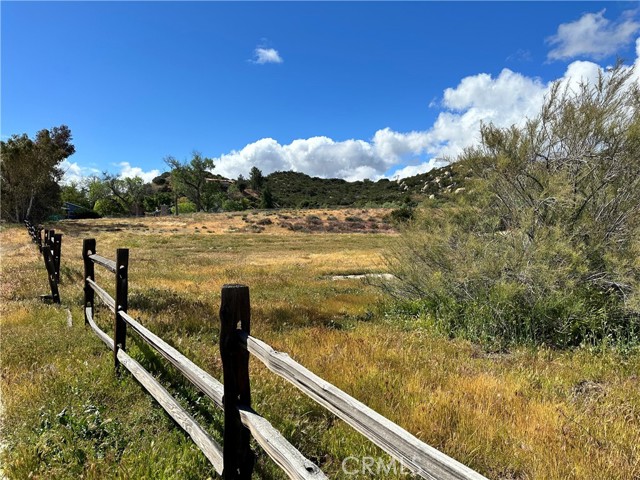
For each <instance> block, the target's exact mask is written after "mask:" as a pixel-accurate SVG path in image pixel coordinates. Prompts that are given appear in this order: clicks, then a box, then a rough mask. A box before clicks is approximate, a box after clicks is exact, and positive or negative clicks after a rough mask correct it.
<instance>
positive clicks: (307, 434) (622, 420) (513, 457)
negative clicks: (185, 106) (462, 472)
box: [0, 209, 640, 479]
mask: <svg viewBox="0 0 640 480" xmlns="http://www.w3.org/2000/svg"><path fill="white" fill-rule="evenodd" d="M387 213H388V212H387V211H384V210H360V209H351V210H337V211H326V210H317V211H304V212H296V211H286V212H284V211H281V212H277V213H275V212H252V213H236V214H193V215H184V216H180V217H177V218H175V217H157V218H140V219H99V220H77V221H62V222H59V223H56V224H55V225H48V226H49V227H51V228H55V229H56V231H57V232H60V233H63V234H64V237H63V243H62V264H61V277H62V283H61V285H60V293H61V297H62V301H63V306H62V308H61V307H58V306H53V305H45V304H43V303H42V302H40V300H39V299H38V296H39V295H40V294H43V293H47V289H48V284H47V280H46V272H45V268H44V264H43V262H42V259H41V258H40V256H39V254H38V252H37V250H36V247H35V246H34V245H33V244H32V243H31V242H30V239H29V236H28V234H27V231H26V229H25V228H24V227H22V226H9V225H3V226H2V227H1V231H0V241H1V254H2V276H1V283H0V314H1V321H0V328H1V330H0V341H1V345H0V360H1V362H0V367H1V371H2V376H1V387H2V397H1V399H2V408H3V413H2V425H1V426H2V444H3V450H2V453H1V457H0V463H1V465H2V469H3V471H4V475H6V476H7V477H8V478H17V479H22V478H36V479H38V478H39V479H45V478H46V479H50V478H56V479H58V478H88V479H98V478H100V479H102V478H159V479H160V478H162V479H165V478H166V479H191V478H193V479H196V478H198V479H199V478H215V477H216V474H215V472H214V470H213V468H212V467H211V466H210V464H209V463H208V462H207V460H206V459H205V457H204V455H202V454H201V453H200V452H199V450H198V449H197V447H195V445H194V444H193V443H192V442H191V440H190V439H189V438H188V436H187V435H186V434H184V432H183V431H182V430H181V429H180V428H179V427H177V426H176V425H175V424H174V423H173V421H172V420H171V419H170V418H169V417H168V416H167V415H166V414H165V413H164V412H163V410H162V409H161V408H159V407H158V406H157V405H155V404H154V401H153V400H152V399H151V398H150V396H149V395H148V394H146V393H145V392H144V390H143V389H142V387H140V385H138V384H137V382H136V381H135V380H134V379H133V378H132V377H131V376H130V375H128V374H126V373H125V374H123V375H122V378H120V379H118V378H116V377H115V376H114V374H113V364H112V362H113V357H112V353H111V352H110V351H109V350H107V348H106V347H105V345H104V344H103V343H102V342H101V341H100V340H99V339H98V338H97V337H96V336H95V335H94V334H93V333H92V332H91V330H89V329H87V328H85V326H84V321H83V316H82V308H81V305H82V298H83V293H82V277H83V265H82V259H81V252H82V239H83V238H95V239H96V240H97V250H98V253H100V254H101V255H104V256H106V257H108V258H115V249H116V248H118V247H127V248H129V249H130V261H129V313H130V314H132V316H134V317H136V318H138V319H139V320H140V321H141V322H142V323H143V324H144V325H146V326H147V327H148V328H150V329H151V330H152V331H153V332H155V333H157V334H158V335H160V336H161V337H162V338H164V339H165V340H166V341H168V342H169V343H170V344H172V345H173V346H175V347H176V348H177V349H179V350H180V351H181V352H182V353H184V354H185V355H187V356H188V357H189V358H191V359H192V360H193V361H195V362H196V363H197V364H199V365H200V366H202V367H203V368H204V369H206V370H207V371H209V372H210V373H211V374H212V375H214V376H215V377H216V378H218V379H220V380H222V368H221V362H220V359H219V352H218V322H219V320H218V308H219V295H220V289H221V287H222V285H223V284H225V283H244V284H246V285H248V286H249V287H250V289H251V302H252V334H253V335H254V336H256V337H258V338H260V339H262V340H264V341H266V342H267V343H269V344H270V345H272V346H273V347H274V348H275V349H277V350H282V351H285V352H287V353H289V355H291V357H293V358H294V359H295V360H297V361H299V362H300V363H301V364H303V365H304V366H306V367H307V368H309V369H310V370H311V371H313V372H314V373H316V374H318V375H319V376H321V377H323V378H324V379H326V380H327V381H329V382H331V383H333V384H335V385H336V386H338V387H339V388H341V389H343V390H345V391H346V392H347V393H349V394H351V395H353V396H354V397H356V398H357V399H359V400H361V401H362V402H364V403H365V404H367V405H369V406H370V407H372V408H373V409H375V410H376V411H378V412H379V413H381V414H382V415H384V416H386V417H388V418H390V419H391V420H393V421H395V422H396V423H398V424H399V425H401V426H403V427H404V428H406V429H407V430H409V431H410V432H412V433H413V434H415V435H416V436H418V437H419V438H421V439H422V440H424V441H425V442H427V443H428V444H430V445H432V446H434V447H436V448H438V449H439V450H441V451H443V452H445V453H447V454H449V455H451V456H453V457H454V458H456V459H457V460H459V461H461V462H462V463H465V464H466V465H468V466H470V467H471V468H473V469H475V470H477V471H479V472H481V473H482V474H484V475H486V476H487V477H489V478H496V479H529V478H531V479H533V478H541V479H542V478H544V479H573V478H575V479H578V478H599V479H606V478H611V479H623V478H624V479H634V478H635V479H638V478H640V353H639V352H637V351H634V350H632V351H620V350H614V349H609V348H577V349H571V350H553V349H547V348H544V347H537V348H533V347H527V348H524V347H522V348H516V349H512V350H510V351H506V352H500V353H495V352H490V351H486V350H484V349H483V348H481V347H479V346H477V345H474V344H472V343H470V342H468V341H464V340H459V339H450V338H447V337H445V336H442V335H439V334H437V333H434V329H433V328H431V323H430V319H429V318H426V317H420V316H415V315H410V314H408V313H404V312H403V311H401V310H398V309H397V308H395V307H394V304H393V303H392V302H391V300H390V299H388V298H386V297H385V296H384V294H383V293H382V291H381V290H379V289H378V288H376V287H375V286H374V285H371V284H369V283H367V282H365V281H362V280H358V279H344V280H334V279H332V278H331V277H332V276H334V275H347V274H356V273H358V274H360V273H383V272H384V271H385V270H384V268H385V267H384V265H385V262H384V256H385V252H386V251H387V249H389V248H391V247H392V246H393V245H394V244H395V242H396V241H397V233H396V232H395V231H394V230H393V229H391V228H390V227H389V224H388V223H386V222H385V221H384V220H383V216H384V215H386V214H387ZM96 278H97V281H98V283H99V284H100V285H102V286H104V287H106V289H107V290H108V291H110V292H111V294H113V290H114V286H113V281H112V279H111V276H110V274H108V272H106V271H105V270H104V269H101V268H100V267H96ZM97 302H98V301H97ZM98 303H99V302H98ZM65 308H69V309H70V311H71V313H72V317H73V325H72V326H71V327H69V326H68V325H67V315H66V311H65ZM96 319H97V321H98V324H100V325H101V326H102V328H103V329H104V330H105V331H107V332H109V333H110V332H111V323H112V316H111V315H110V313H109V312H108V311H107V309H106V307H102V308H99V310H98V313H97V315H96ZM128 349H129V352H130V354H131V355H132V356H133V357H134V358H136V359H138V361H140V362H141V363H142V364H143V365H144V366H145V367H146V368H147V369H148V370H150V371H151V372H152V373H154V374H155V375H156V376H157V377H158V378H159V379H161V381H162V383H163V385H164V386H165V387H166V388H167V389H168V390H169V391H170V392H171V393H172V394H173V395H174V396H176V397H177V398H178V399H179V401H180V402H181V403H182V404H183V405H184V406H185V407H187V408H188V410H189V411H190V412H191V413H192V414H193V415H194V416H195V417H196V419H198V421H200V422H201V424H202V425H203V426H205V428H206V429H207V430H208V431H209V433H210V434H211V435H212V436H213V437H214V438H216V439H217V440H218V441H219V442H221V441H222V438H221V426H222V412H221V411H218V410H217V409H216V408H215V407H214V406H213V404H212V402H210V401H209V400H208V399H206V398H205V397H203V395H202V394H200V393H199V392H198V391H197V390H196V389H194V388H193V387H191V386H190V385H189V384H188V383H187V382H186V381H182V379H181V377H180V376H179V374H176V372H175V371H174V370H173V369H172V367H171V366H170V365H168V364H167V363H166V362H164V361H163V360H162V359H161V358H160V357H159V356H158V355H155V354H154V353H153V352H152V351H150V349H149V348H148V347H146V346H145V345H144V344H143V343H142V342H141V341H138V340H137V339H136V337H135V335H134V334H131V335H130V336H129V338H128ZM250 374H251V377H252V395H253V407H254V408H255V410H256V411H258V412H259V413H261V414H262V415H264V416H265V417H266V418H267V419H269V420H270V421H271V423H272V424H273V425H274V426H275V427H276V428H278V429H279V430H280V431H281V432H282V433H283V434H284V435H285V436H286V437H287V438H288V439H289V440H290V441H291V442H292V443H293V444H294V445H296V446H297V447H298V448H299V449H300V450H301V451H302V453H303V454H304V455H305V456H307V457H308V458H309V459H311V460H312V461H314V462H315V463H317V464H318V465H319V466H320V467H321V468H322V469H323V470H324V472H325V473H326V474H327V475H328V476H329V477H331V478H340V479H346V478H373V477H374V476H375V475H367V474H358V475H347V474H346V473H344V472H343V471H342V469H341V464H342V461H343V460H344V459H345V458H347V457H349V456H358V457H359V456H374V457H378V456H381V457H383V458H386V457H385V456H384V455H383V454H382V453H381V452H380V451H379V450H378V449H377V448H376V447H375V446H373V445H372V444H371V443H370V442H369V441H367V440H366V439H364V437H362V436H361V435H360V434H358V433H356V432H355V431H354V430H352V429H351V428H350V427H349V426H347V425H346V424H344V423H343V422H342V421H340V420H338V419H337V418H335V417H334V416H333V415H332V414H330V413H328V412H327V411H325V410H324V409H322V408H321V407H319V406H317V405H316V404H315V403H314V402H313V401H312V400H310V399H308V398H306V396H304V395H303V394H302V393H300V392H299V391H298V390H296V389H295V388H294V387H292V386H290V385H288V384H287V383H286V382H285V381H284V380H281V379H280V378H279V377H277V376H275V375H274V374H272V373H271V372H269V371H267V370H266V368H264V367H263V366H262V365H261V364H260V363H259V362H258V361H257V360H255V359H252V360H251V364H250ZM255 450H256V453H257V454H258V463H257V466H256V470H255V478H264V479H272V478H274V479H276V478H278V479H279V478H284V475H283V474H282V473H281V472H280V471H279V470H278V468H277V467H276V466H275V465H274V464H273V462H272V461H271V460H270V459H269V458H268V457H267V456H266V454H264V453H263V452H262V451H261V450H260V449H259V447H257V446H256V448H255ZM384 477H385V478H403V477H402V475H400V474H398V475H397V476H394V475H385V476H384Z"/></svg>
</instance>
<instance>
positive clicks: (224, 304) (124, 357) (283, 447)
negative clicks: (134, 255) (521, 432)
mask: <svg viewBox="0 0 640 480" xmlns="http://www.w3.org/2000/svg"><path fill="white" fill-rule="evenodd" d="M82 256H83V260H84V278H85V284H84V314H85V323H86V324H87V325H88V326H89V327H91V328H92V329H93V331H94V332H95V333H96V334H97V335H98V337H99V338H100V339H101V340H102V341H103V342H104V343H105V344H106V345H107V346H108V347H109V348H110V349H111V350H112V351H113V355H114V357H113V358H114V366H115V369H116V371H117V372H119V373H121V369H122V367H125V368H126V369H127V370H128V371H129V372H130V373H131V374H132V375H133V376H134V377H135V378H136V379H137V380H138V381H139V382H140V383H141V384H142V385H143V386H144V388H145V389H146V390H147V391H148V392H149V393H150V394H151V395H152V396H153V398H154V399H155V400H156V401H157V402H158V403H159V404H160V405H161V406H162V407H163V408H164V409H165V410H166V412H167V413H168V414H169V415H170V416H171V417H172V418H173V419H174V420H175V421H176V422H177V423H178V424H179V425H180V426H181V427H182V428H183V429H184V430H185V432H186V433H187V434H189V436H190V437H191V438H192V439H193V441H194V442H195V443H196V445H197V446H198V447H199V448H200V450H201V451H202V452H203V453H204V455H205V456H206V457H207V459H209V461H210V462H211V464H212V465H213V467H214V469H215V470H216V472H217V473H218V474H220V475H221V476H222V477H223V479H225V480H228V479H250V478H251V474H252V471H253V466H254V459H255V455H254V453H253V452H252V451H251V448H250V445H249V441H250V438H251V436H253V438H254V439H255V440H256V442H257V443H258V445H260V446H261V447H262V448H263V449H264V450H265V452H266V453H267V454H268V455H269V456H270V457H271V458H272V459H273V460H274V461H275V463H276V464H278V465H279V466H280V467H281V468H282V469H283V470H284V472H285V473H286V474H287V475H288V476H289V478H292V479H301V480H302V479H325V478H327V477H326V475H325V474H324V473H323V472H322V471H321V470H320V468H318V466H317V465H315V464H314V463H313V462H311V461H310V460H308V459H307V458H305V457H304V456H303V455H302V454H301V453H300V452H299V451H298V450H297V449H296V448H295V447H294V446H293V445H291V444H290V443H289V442H288V441H287V440H286V439H285V438H284V437H283V436H282V435H281V434H280V432H278V431H277V430H276V429H275V428H274V427H273V426H272V425H271V424H270V423H269V422H268V421H267V420H266V419H265V418H263V417H262V416H260V415H259V414H258V413H256V412H255V411H254V410H253V409H252V408H251V386H250V378H249V354H253V355H254V356H255V357H256V358H258V359H259V360H261V361H262V362H263V363H264V364H265V365H266V366H267V368H268V369H269V370H271V371H272V372H274V373H275V374H277V375H279V376H281V377H282V378H284V379H286V380H287V381H289V382H291V383H292V384H293V385H295V386H296V387H297V388H299V389H300V390H301V391H302V392H304V393H305V394H307V395H308V396H309V397H310V398H312V399H313V400H315V401H316V402H318V403H319V404H320V405H322V406H323V407H325V408H326V409H327V410H329V411H330V412H332V413H334V414H335V415H336V416H338V417H339V418H341V419H342V420H344V421H345V422H346V423H348V424H349V425H351V426H352V427H353V428H355V429H356V430H357V431H358V432H360V433H362V434H363V435H364V436H365V437H366V438H368V439H369V440H371V441H372V442H373V443H375V444H376V445H378V446H379V447H380V448H381V449H382V450H384V451H385V452H387V453H388V454H389V455H391V456H392V457H393V458H394V459H396V460H397V461H399V462H400V464H401V465H402V466H403V467H404V468H405V469H408V470H409V471H411V472H413V473H414V474H416V475H418V476H420V477H422V478H427V479H484V478H485V477H483V476H482V475H480V474H479V473H477V472H475V471H473V470H471V469H470V468H468V467H466V466H465V465H463V464H461V463H459V462H457V461H456V460H454V459H452V458H451V457H449V456H447V455H445V454H444V453H442V452H440V451H438V450H436V449H435V448H433V447H431V446H429V445H427V444H426V443H424V442H422V441H421V440H419V439H418V438H416V437H415V436H413V435H411V434H410V433H409V432H407V431H406V430H404V429H403V428H401V427H400V426H398V425H396V424H395V423H393V422H391V421H390V420H388V419H386V418H385V417H383V416H382V415H380V414H378V413H377V412H375V411H373V410H372V409H370V408H369V407H367V406H366V405H364V404H363V403H361V402H359V401H358V400H356V399H355V398H353V397H351V396H349V395H348V394H346V393H345V392H343V391H342V390H340V389H338V388H337V387H335V386H334V385H332V384H330V383H328V382H326V381H325V380H323V379H322V378H320V377H318V376H317V375H315V374H313V373H312V372H310V371H309V370H307V369H306V368H305V367H303V366H302V365H300V364H299V363H297V362H295V361H294V360H293V359H291V358H290V357H289V356H288V355H287V354H286V353H282V352H277V351H275V350H274V349H273V348H271V347H270V346H269V345H267V344H266V343H264V342H262V341H261V340H259V339H257V338H254V337H252V336H251V332H250V317H251V307H250V300H249V288H248V287H247V286H244V285H225V286H223V287H222V296H221V305H220V355H221V358H222V364H223V380H224V384H222V383H220V382H219V381H218V380H216V379H215V378H214V377H212V376H211V375H210V374H209V373H207V372H205V371H204V370H203V369H201V368H200V367H199V366H197V365H196V364H195V363H193V362H192V361H191V360H189V359H188V358H186V357H185V356H184V355H182V354H181V353H180V352H178V351H177V350H176V349H175V348H173V347H171V346H170V345H169V344H167V343H166V342H165V341H164V340H162V339H161V338H160V337H158V336H157V335H155V334H154V333H153V332H151V331H150V330H148V329H147V328H145V327H144V326H142V325H141V324H140V323H139V322H138V321H137V320H135V319H134V318H132V317H131V316H130V315H129V314H128V313H127V307H128V300H127V298H128V270H129V250H128V249H118V250H117V251H116V259H115V261H114V260H111V259H108V258H105V257H103V256H101V255H99V254H98V253H97V251H96V241H95V240H94V239H86V240H84V241H83V252H82ZM95 265H99V266H101V267H104V268H105V269H107V270H108V271H109V272H111V273H112V274H114V276H115V298H113V297H111V296H110V295H109V294H108V293H107V292H106V291H105V290H104V289H103V288H102V287H101V286H99V285H98V284H97V283H96V280H95ZM96 296H97V297H98V298H99V299H100V300H101V301H102V303H104V304H105V305H106V306H107V307H108V308H109V310H110V311H111V312H112V313H113V320H114V333H113V338H111V337H110V336H109V335H107V334H106V333H105V332H104V331H103V330H101V329H100V327H98V325H97V324H96V321H95V297H96ZM127 328H130V329H131V330H133V332H135V333H136V334H137V335H138V336H139V337H140V338H141V339H142V340H143V341H144V342H146V343H147V344H148V345H150V346H151V347H152V348H154V349H155V350H156V351H157V352H158V353H159V354H160V355H161V356H162V357H164V358H165V359H166V360H168V361H169V362H170V363H171V364H172V365H173V366H174V367H175V368H176V369H177V370H179V371H180V372H181V373H182V374H183V375H184V376H185V377H186V378H187V379H188V380H189V381H190V382H191V383H192V384H193V385H195V386H196V387H197V388H198V389H199V390H200V391H201V392H202V393H204V394H205V395H206V396H208V397H209V398H210V399H211V400H212V401H213V403H214V404H215V405H216V406H217V407H219V408H221V409H223V410H224V432H223V444H224V447H225V448H221V447H220V445H219V444H218V443H217V442H216V441H215V440H214V439H213V438H211V436H210V435H209V434H208V433H207V432H206V431H205V430H204V428H202V427H201V426H200V425H199V424H198V423H197V422H196V421H195V419H194V418H193V417H192V416H191V415H189V413H187V412H186V411H185V410H184V409H183V408H182V407H181V406H180V405H179V404H178V402H177V401H176V400H175V399H174V398H173V397H172V396H171V395H170V394H169V393H168V392H167V391H166V390H165V389H164V388H163V387H162V386H161V385H160V384H159V383H158V382H157V381H156V380H155V378H154V377H153V376H152V375H151V374H150V373H149V372H147V371H146V370H145V369H144V368H142V366H141V365H140V364H139V363H138V362H136V361H135V360H134V359H133V358H131V357H130V356H129V355H128V354H127V353H126V339H127Z"/></svg>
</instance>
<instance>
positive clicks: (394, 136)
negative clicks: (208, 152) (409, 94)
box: [215, 39, 640, 180]
mask: <svg viewBox="0 0 640 480" xmlns="http://www.w3.org/2000/svg"><path fill="white" fill-rule="evenodd" d="M636 49H637V54H638V60H636V63H635V65H636V67H635V74H634V75H635V77H634V79H635V80H634V81H638V80H639V79H640V39H638V40H637V43H636ZM600 68H601V67H600V66H599V65H597V64H596V63H593V62H588V61H575V62H572V63H571V64H570V65H568V66H567V68H566V71H565V73H564V75H563V76H562V77H561V78H560V79H558V80H560V81H561V82H563V83H565V84H566V85H568V86H569V88H574V87H577V86H578V85H580V83H582V82H593V81H595V80H596V79H597V77H598V73H599V72H600ZM628 68H632V67H628ZM551 85H552V82H549V83H546V82H543V81H542V80H540V79H539V78H531V77H527V76H525V75H522V74H520V73H517V72H513V71H512V70H509V69H507V68H505V69H503V70H502V71H501V72H500V73H499V74H498V75H497V76H492V75H489V74H487V73H480V74H477V75H471V76H469V77H466V78H463V79H462V80H461V81H460V82H459V83H458V85H457V86H455V87H451V88H447V89H446V90H445V91H444V92H443V96H442V99H441V101H440V102H439V103H438V105H439V107H440V108H441V109H442V111H441V112H440V114H439V115H438V117H437V118H436V120H435V122H434V124H433V125H432V126H431V128H429V129H427V130H423V131H412V132H397V131H394V130H392V129H390V128H383V129H380V130H378V131H376V132H375V133H374V134H373V136H372V137H371V138H370V139H368V140H358V139H349V140H344V141H336V140H333V139H331V138H328V137H322V136H319V137H312V138H307V139H298V140H294V141H293V142H291V143H290V144H286V145H282V144H280V143H279V142H277V141H276V140H274V139H273V138H263V139H261V140H258V141H256V142H253V143H250V144H248V145H246V146H245V147H244V148H242V149H241V150H234V151H232V152H230V153H228V154H225V155H221V156H220V157H218V158H217V159H215V163H216V168H215V172H216V173H220V174H222V175H224V176H227V177H237V176H238V175H240V174H242V175H247V174H248V172H249V170H250V169H251V167H252V166H254V165H255V166H257V167H258V168H260V169H261V170H262V171H263V173H265V174H269V173H271V172H274V171H277V170H283V171H286V170H293V171H297V172H304V173H306V174H308V175H312V176H318V177H324V178H329V177H338V178H344V179H346V180H361V179H364V178H369V179H372V180H377V179H379V178H382V177H394V178H395V177H400V178H404V177H407V176H411V175H416V174H418V173H423V172H426V171H428V170H431V169H432V168H436V167H439V166H442V165H444V164H446V163H447V161H448V160H452V159H454V158H455V157H457V156H458V155H459V154H460V153H462V152H463V151H464V149H465V148H467V147H470V146H472V145H474V144H477V142H478V141H479V140H480V138H479V131H480V125H481V124H482V123H485V124H487V123H493V124H494V125H496V126H498V127H510V126H511V125H517V126H519V125H523V124H524V123H525V122H526V120H527V119H528V118H532V117H534V116H535V115H537V114H538V112H539V111H540V108H541V106H542V104H543V102H544V98H545V95H546V94H547V93H548V92H549V89H550V87H551Z"/></svg>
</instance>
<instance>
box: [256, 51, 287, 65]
mask: <svg viewBox="0 0 640 480" xmlns="http://www.w3.org/2000/svg"><path fill="white" fill-rule="evenodd" d="M253 55H254V56H253V60H252V62H253V63H257V64H259V65H264V64H265V63H282V62H283V61H284V60H283V59H282V57H281V56H280V54H279V53H278V51H277V50H276V49H274V48H263V47H258V48H256V49H255V50H254V52H253Z"/></svg>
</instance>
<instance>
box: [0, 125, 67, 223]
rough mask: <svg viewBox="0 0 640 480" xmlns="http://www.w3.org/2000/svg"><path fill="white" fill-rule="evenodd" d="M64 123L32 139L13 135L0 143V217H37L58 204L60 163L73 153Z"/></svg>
mask: <svg viewBox="0 0 640 480" xmlns="http://www.w3.org/2000/svg"><path fill="white" fill-rule="evenodd" d="M71 140H72V136H71V130H69V127H67V126H66V125H61V126H60V127H53V128H52V129H51V130H47V129H44V130H40V131H39V132H37V133H36V136H35V139H33V140H32V139H30V138H29V137H28V136H27V134H22V135H13V136H11V138H9V140H7V141H6V142H5V141H2V142H0V172H1V173H0V177H1V180H2V182H1V194H2V217H3V218H6V219H8V220H11V221H16V222H21V221H22V220H24V219H25V218H32V219H34V220H38V219H39V218H43V217H45V216H46V215H47V214H49V213H51V212H53V211H55V210H57V209H58V207H59V206H60V187H59V182H60V179H61V178H62V175H63V172H62V170H61V168H60V163H61V162H62V161H63V160H65V159H66V158H68V157H69V156H71V155H73V153H74V152H75V147H74V146H73V144H72V143H71Z"/></svg>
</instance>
